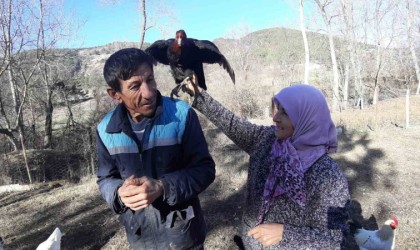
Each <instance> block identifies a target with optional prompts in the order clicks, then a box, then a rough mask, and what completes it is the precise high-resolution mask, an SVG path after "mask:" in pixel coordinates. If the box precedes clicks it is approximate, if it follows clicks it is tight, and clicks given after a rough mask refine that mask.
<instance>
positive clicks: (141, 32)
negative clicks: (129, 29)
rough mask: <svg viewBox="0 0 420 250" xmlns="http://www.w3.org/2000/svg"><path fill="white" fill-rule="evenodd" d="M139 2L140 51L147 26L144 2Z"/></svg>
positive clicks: (140, 0) (144, 0)
mask: <svg viewBox="0 0 420 250" xmlns="http://www.w3.org/2000/svg"><path fill="white" fill-rule="evenodd" d="M139 2H140V11H141V12H142V16H143V25H142V27H141V30H140V49H142V47H143V43H144V36H145V35H146V24H147V16H146V0H139Z"/></svg>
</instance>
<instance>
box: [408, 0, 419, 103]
mask: <svg viewBox="0 0 420 250" xmlns="http://www.w3.org/2000/svg"><path fill="white" fill-rule="evenodd" d="M406 5H407V38H408V44H409V46H410V52H411V58H412V60H413V64H414V69H415V71H416V77H417V91H416V95H419V92H420V67H419V63H418V60H417V54H416V49H415V47H414V43H413V37H412V34H411V33H412V25H413V15H412V14H411V2H410V0H407V2H406Z"/></svg>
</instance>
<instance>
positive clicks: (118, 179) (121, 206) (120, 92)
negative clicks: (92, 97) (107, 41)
mask: <svg viewBox="0 0 420 250" xmlns="http://www.w3.org/2000/svg"><path fill="white" fill-rule="evenodd" d="M104 78H105V81H106V82H107V84H108V85H109V87H108V88H107V92H108V95H109V96H111V97H112V98H113V99H114V100H116V101H117V102H118V103H119V104H118V106H117V107H116V108H115V109H114V110H113V111H111V112H110V113H108V114H107V115H106V116H105V117H104V118H103V120H102V121H101V122H100V123H99V125H98V127H97V148H98V160H99V168H98V184H99V189H100V191H101V193H102V197H103V198H104V199H105V200H106V202H107V203H108V204H109V205H110V207H111V209H112V210H113V211H114V212H115V213H118V214H120V222H121V223H122V224H123V225H124V226H125V230H126V233H127V239H128V242H129V243H130V246H131V247H132V248H133V249H202V247H203V242H204V239H205V236H206V228H205V223H204V218H203V214H202V211H201V207H200V201H199V199H198V194H199V193H200V192H201V191H203V190H204V189H206V188H207V187H208V186H209V185H210V184H211V183H212V182H213V181H214V178H215V164H214V161H213V159H212V157H211V156H210V154H209V152H208V147H207V143H206V141H205V138H204V135H203V132H202V130H201V126H200V123H199V121H198V118H197V114H196V113H195V112H194V110H193V109H192V108H191V107H190V106H189V105H188V104H186V103H184V102H182V101H179V100H172V99H171V98H168V97H163V96H161V94H160V93H159V91H158V90H157V87H156V82H155V79H154V74H153V59H152V58H150V57H149V56H148V55H147V54H146V53H144V52H143V51H141V50H139V49H135V48H129V49H122V50H119V51H117V52H115V53H114V54H112V55H111V56H110V57H109V58H108V60H107V61H106V62H105V66H104Z"/></svg>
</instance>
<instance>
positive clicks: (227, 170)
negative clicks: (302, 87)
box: [0, 127, 420, 250]
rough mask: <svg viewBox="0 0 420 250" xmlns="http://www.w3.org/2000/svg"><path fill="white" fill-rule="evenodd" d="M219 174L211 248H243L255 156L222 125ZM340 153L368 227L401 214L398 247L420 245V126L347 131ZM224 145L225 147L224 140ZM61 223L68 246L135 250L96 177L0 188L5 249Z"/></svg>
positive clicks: (208, 207)
mask: <svg viewBox="0 0 420 250" xmlns="http://www.w3.org/2000/svg"><path fill="white" fill-rule="evenodd" d="M206 136H207V139H208V143H209V144H210V145H218V147H217V148H213V147H211V153H212V154H213V157H214V158H215V160H216V162H217V177H216V181H215V183H213V184H212V185H211V186H210V187H209V188H208V189H207V190H206V191H205V192H203V193H202V194H201V195H200V197H201V200H202V207H203V210H204V212H205V217H206V221H207V225H208V237H207V240H206V242H205V248H206V249H237V247H236V245H235V243H234V241H233V237H234V235H235V234H236V232H237V231H238V229H239V226H240V219H241V209H242V207H243V206H244V204H243V201H244V199H243V194H244V185H245V181H246V176H247V170H246V168H247V165H246V163H247V159H248V157H247V155H246V154H245V153H243V152H242V151H240V150H239V149H238V148H237V147H236V146H235V145H233V144H231V143H229V140H228V139H227V138H226V137H225V136H224V135H222V134H221V133H220V132H219V131H217V130H211V129H209V130H208V131H206ZM339 139H340V151H339V152H338V153H336V154H334V155H333V157H334V158H335V159H336V160H337V161H338V162H339V163H340V165H341V167H342V169H343V171H344V172H345V174H346V176H347V177H348V180H349V183H350V190H351V194H352V198H353V199H354V200H355V201H357V202H359V203H360V206H361V207H360V208H361V210H362V211H361V216H362V217H363V218H362V221H363V223H364V225H365V227H367V228H369V229H375V228H377V227H378V226H380V225H381V224H382V223H383V222H384V221H385V220H386V219H388V218H390V217H391V215H395V216H396V217H397V218H398V219H399V228H398V232H397V238H396V249H420V237H419V235H420V227H419V224H420V202H419V200H420V184H419V182H418V181H417V178H418V176H419V174H420V173H419V172H420V168H419V167H420V164H419V160H420V156H419V155H420V154H419V152H420V143H419V142H420V127H411V128H409V129H402V128H399V127H388V128H383V129H380V130H375V131H345V133H344V134H343V135H341V136H340V137H339ZM220 145H223V146H220ZM55 227H59V228H60V230H61V231H62V232H63V233H64V236H63V238H62V249H64V250H65V249H128V246H127V244H126V242H125V235H124V231H123V230H122V229H121V227H120V225H119V224H118V220H117V217H116V216H115V215H112V213H111V212H110V210H109V209H108V207H107V206H106V205H105V203H104V202H103V201H102V199H101V198H100V196H99V191H98V188H97V186H96V183H95V179H94V177H91V178H89V179H87V180H84V181H83V182H82V183H79V184H70V183H67V182H65V181H58V182H51V183H44V184H38V185H35V186H34V188H33V189H32V190H29V191H21V192H16V193H10V192H9V193H3V194H0V237H2V238H3V240H4V243H5V247H4V249H13V250H15V249H35V248H36V246H37V245H38V244H39V243H41V242H42V241H43V240H45V239H46V238H48V236H49V234H50V233H51V232H52V231H53V230H54V228H55Z"/></svg>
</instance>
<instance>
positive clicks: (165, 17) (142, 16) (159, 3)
mask: <svg viewBox="0 0 420 250" xmlns="http://www.w3.org/2000/svg"><path fill="white" fill-rule="evenodd" d="M98 1H99V3H100V4H102V5H116V4H120V3H121V0H98ZM136 1H137V5H138V12H139V20H140V23H141V24H140V28H139V31H140V32H139V34H140V40H139V48H140V49H142V48H143V45H144V40H145V37H146V33H147V31H149V30H150V29H153V28H155V29H157V30H159V32H160V33H161V34H162V35H163V36H164V37H166V36H167V35H168V34H171V35H173V34H174V32H173V31H171V32H169V31H168V29H173V25H174V24H176V23H177V22H178V21H177V18H176V17H175V15H174V14H173V13H172V10H171V8H170V6H169V5H168V4H167V3H166V2H165V1H164V0H156V1H153V4H150V8H149V7H148V6H149V5H148V3H149V2H148V1H146V0H136ZM150 2H151V1H150ZM168 23H169V24H168Z"/></svg>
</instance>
